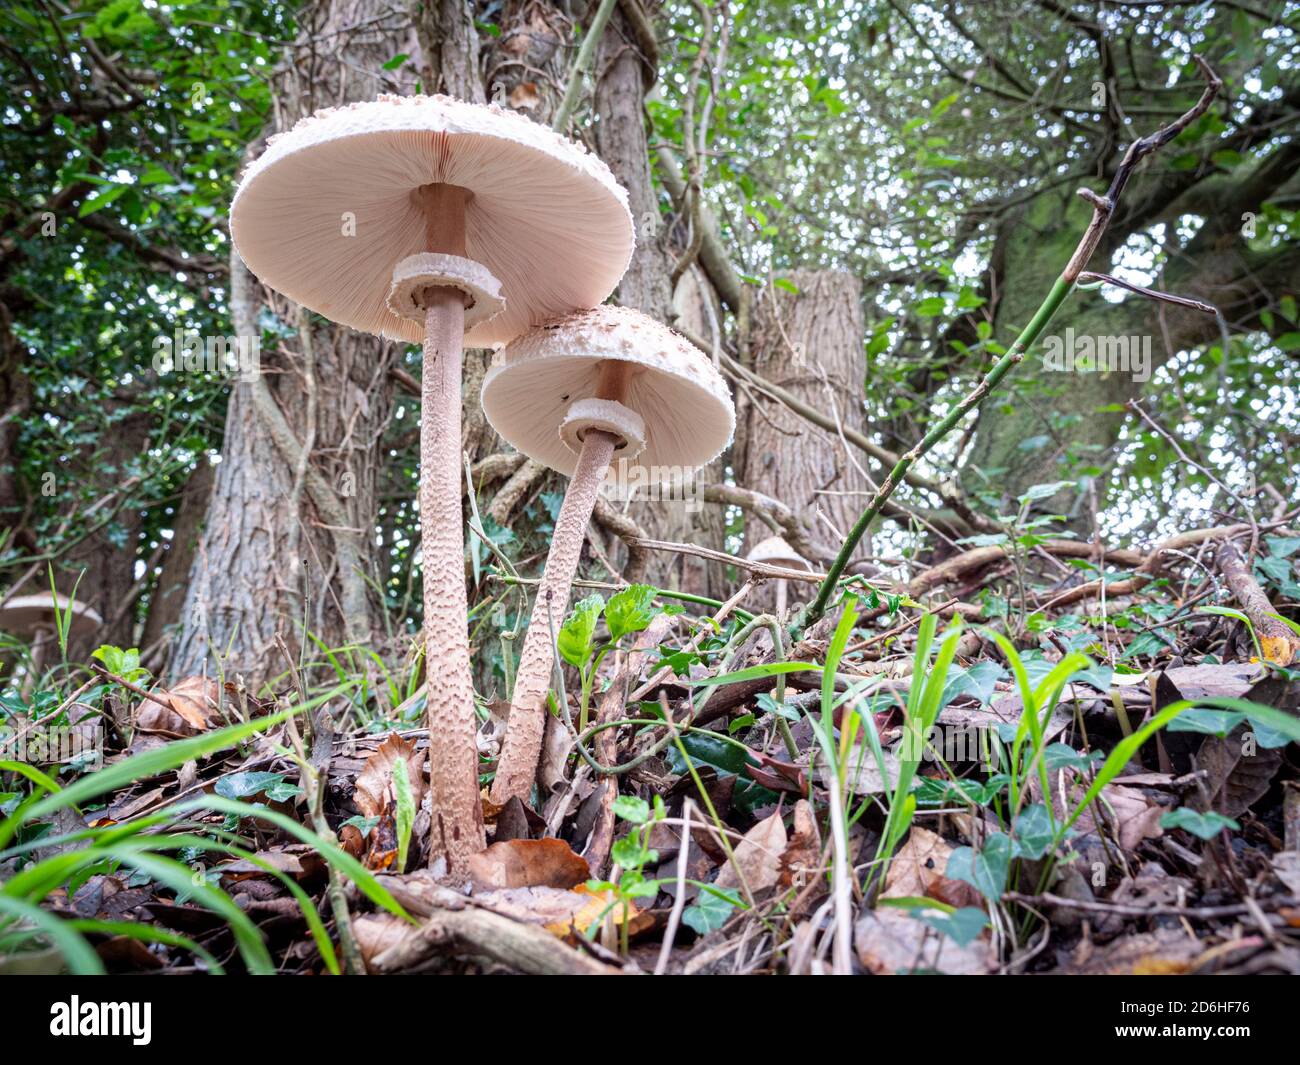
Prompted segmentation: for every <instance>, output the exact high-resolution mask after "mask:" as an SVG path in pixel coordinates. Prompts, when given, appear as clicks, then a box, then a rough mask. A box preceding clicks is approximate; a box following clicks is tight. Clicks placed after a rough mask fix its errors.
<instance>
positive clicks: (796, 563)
mask: <svg viewBox="0 0 1300 1065" xmlns="http://www.w3.org/2000/svg"><path fill="white" fill-rule="evenodd" d="M745 557H746V558H748V559H749V561H750V562H762V563H763V564H765V565H768V566H780V567H781V568H782V569H801V570H805V571H808V572H811V570H812V567H811V566H809V565H808V560H807V559H805V558H803V557H802V556H801V555H800V554H799V552H798V551H796V550H795V549H794V548H793V547H791V546H790V545H789V544H787V543H786V542H785V541H784V540H782V539H781V537H779V536H769V537H768V538H767V539H766V540H763V541H761V542H760V543H759V544H758V546H757V547H755V548H754V550H752V551H751V552H750V553H749V554H748V555H746V556H745ZM785 601H786V582H785V579H784V578H780V577H778V578H777V581H776V616H777V619H778V620H784V619H785Z"/></svg>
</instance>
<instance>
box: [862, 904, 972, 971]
mask: <svg viewBox="0 0 1300 1065" xmlns="http://www.w3.org/2000/svg"><path fill="white" fill-rule="evenodd" d="M853 946H854V949H855V950H856V951H857V955H858V961H860V962H861V963H862V964H863V965H864V966H866V968H867V969H869V970H870V971H871V972H873V973H876V974H877V975H880V976H888V975H891V974H895V973H897V974H907V973H926V972H931V973H935V972H937V973H945V974H949V975H953V976H970V975H975V974H979V973H988V972H991V971H992V969H993V960H992V958H991V956H990V954H989V948H988V944H987V943H985V942H984V941H983V940H982V939H977V940H975V941H974V942H972V943H968V944H967V945H966V946H964V947H961V946H958V945H957V944H956V943H954V942H953V941H952V940H951V939H949V938H948V937H947V936H944V935H940V934H939V933H938V932H935V931H934V930H933V929H932V928H930V926H929V925H927V924H925V923H924V922H922V921H918V920H917V919H916V918H914V917H909V916H908V915H907V914H905V913H903V912H902V911H901V910H896V909H892V908H890V907H888V906H882V907H880V909H878V910H865V911H863V913H862V915H861V916H860V917H859V918H858V920H857V923H856V924H855V925H854V926H853Z"/></svg>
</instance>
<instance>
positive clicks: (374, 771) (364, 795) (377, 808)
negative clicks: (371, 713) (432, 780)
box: [352, 732, 428, 817]
mask: <svg viewBox="0 0 1300 1065" xmlns="http://www.w3.org/2000/svg"><path fill="white" fill-rule="evenodd" d="M427 753H428V752H426V751H421V752H419V753H416V750H415V741H414V740H405V739H402V737H401V736H399V735H398V734H397V733H395V732H393V733H390V734H389V735H388V736H387V737H386V738H385V739H384V742H383V743H381V744H380V745H379V746H378V748H376V750H375V753H374V754H372V755H371V756H370V757H369V758H367V759H366V764H365V766H364V767H362V770H361V772H360V773H358V774H357V781H356V787H355V789H354V790H353V793H352V801H353V802H355V803H356V804H357V809H358V810H360V811H361V815H362V816H363V817H382V816H383V815H384V814H385V813H388V812H389V811H390V810H391V809H392V808H393V804H394V803H395V802H396V794H395V792H394V790H393V788H394V785H393V765H394V763H396V761H397V760H398V759H399V758H402V759H405V761H406V778H407V780H409V781H410V783H411V797H412V798H413V799H414V800H415V806H416V809H419V806H420V803H421V801H422V800H423V799H424V792H425V788H426V786H427V780H426V777H425V774H424V762H425V758H426V756H427Z"/></svg>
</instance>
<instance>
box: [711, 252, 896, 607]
mask: <svg viewBox="0 0 1300 1065" xmlns="http://www.w3.org/2000/svg"><path fill="white" fill-rule="evenodd" d="M788 276H789V279H790V281H791V282H792V283H793V284H794V285H795V287H796V288H797V289H798V292H797V293H791V292H787V291H783V290H781V289H772V288H769V289H768V290H767V292H765V293H764V295H763V298H762V299H761V300H760V301H759V302H758V303H757V304H756V306H755V308H754V318H753V329H752V333H751V344H750V350H751V353H752V356H753V368H754V370H755V372H756V373H758V374H759V375H760V376H762V377H764V378H766V379H767V380H769V381H772V382H773V383H774V384H778V385H780V386H781V387H782V388H785V389H787V390H788V391H790V392H792V393H794V395H795V396H797V397H798V398H799V399H801V400H803V401H804V402H806V403H807V404H809V405H810V406H813V407H816V408H818V409H819V410H823V411H826V412H827V413H831V412H832V410H833V411H834V414H835V416H837V417H838V418H839V420H840V423H841V424H842V425H843V426H845V427H846V428H851V429H856V430H857V431H858V432H861V433H867V432H868V431H869V428H868V426H867V424H866V418H865V416H864V413H863V408H862V403H861V402H860V400H858V399H857V397H860V396H861V395H862V381H863V375H864V372H865V359H864V354H863V326H862V303H861V290H860V286H859V284H858V280H857V278H856V277H854V276H853V275H851V274H848V273H844V272H842V271H838V270H796V271H793V272H791V273H790V274H789V275H788ZM737 438H738V444H737V447H736V456H735V468H736V478H737V481H738V482H739V483H740V484H742V485H744V486H745V487H746V488H749V489H752V490H754V491H758V492H761V493H763V494H764V495H768V496H772V497H773V498H775V499H778V500H780V501H781V502H782V503H785V504H786V505H787V506H788V507H790V508H791V509H792V510H793V511H794V512H795V513H796V514H799V515H801V516H802V517H803V525H804V526H805V529H806V531H807V534H808V538H809V540H810V541H812V543H813V544H815V545H827V552H828V554H833V551H832V550H830V548H831V547H832V546H836V547H837V546H838V543H839V541H840V534H841V533H842V532H843V531H844V530H846V529H848V528H849V527H850V526H851V525H852V524H853V522H854V521H855V520H856V519H857V516H858V515H859V514H860V513H861V511H862V508H863V506H865V504H866V502H867V499H868V493H869V491H870V488H869V485H868V481H867V478H866V475H865V472H864V467H863V466H862V462H863V458H862V456H861V454H860V453H859V452H857V451H856V449H851V448H850V446H849V445H847V444H846V443H845V442H844V440H843V439H842V438H841V437H840V436H839V435H838V434H836V433H833V432H829V431H827V430H825V429H821V428H819V427H817V426H815V425H813V424H812V423H810V422H808V421H806V420H805V419H803V418H801V417H799V416H798V415H796V414H794V413H793V412H791V411H790V410H789V408H787V407H786V406H785V405H784V404H781V403H778V402H775V401H773V400H768V399H765V398H764V397H763V396H762V395H760V394H758V393H757V392H755V393H753V394H752V402H749V403H747V404H746V405H745V407H744V411H743V423H742V425H741V427H740V428H739V429H738V430H737ZM772 535H773V532H772V530H771V529H770V528H768V526H766V525H764V524H763V523H762V522H761V521H759V520H758V519H757V518H755V517H753V516H747V517H746V525H745V549H746V551H749V550H751V549H752V548H753V547H754V546H755V545H756V544H757V543H759V542H760V541H762V540H764V539H766V538H767V537H769V536H772ZM860 550H862V549H860ZM809 561H810V562H812V563H814V565H817V564H820V562H821V561H822V560H820V559H810V560H809ZM806 592H807V588H806V587H805V586H803V585H799V584H791V585H790V586H789V588H788V594H789V596H790V602H791V603H795V602H801V601H802V599H801V597H802V596H803V595H804V594H805V593H806ZM749 601H750V602H755V603H758V604H759V605H761V606H763V607H765V608H771V607H773V606H774V605H775V602H776V593H775V589H774V588H772V587H771V586H769V587H765V588H762V589H760V590H759V591H758V592H756V593H755V594H754V596H752V597H751V599H750V600H749Z"/></svg>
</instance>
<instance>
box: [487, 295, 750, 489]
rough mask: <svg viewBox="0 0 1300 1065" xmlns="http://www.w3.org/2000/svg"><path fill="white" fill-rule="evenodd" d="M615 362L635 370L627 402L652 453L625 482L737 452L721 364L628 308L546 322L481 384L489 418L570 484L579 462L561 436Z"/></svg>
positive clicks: (506, 351)
mask: <svg viewBox="0 0 1300 1065" xmlns="http://www.w3.org/2000/svg"><path fill="white" fill-rule="evenodd" d="M607 359H618V360H621V361H624V362H630V363H634V364H635V365H636V369H635V370H634V371H633V372H632V374H631V375H630V377H629V380H628V384H627V392H626V395H624V396H623V398H622V399H621V400H620V401H619V402H621V403H622V404H623V406H625V407H627V408H628V409H629V410H631V411H633V412H634V413H635V414H637V415H639V416H640V417H641V419H642V420H643V421H644V423H645V446H644V447H643V448H642V449H641V450H640V451H639V453H637V454H636V455H635V456H632V457H628V458H625V459H617V458H616V460H615V461H616V462H617V463H625V464H626V465H625V466H623V467H622V470H623V472H624V473H627V474H635V476H636V477H637V478H638V479H644V480H645V481H646V483H656V484H657V483H660V482H663V481H667V480H671V479H674V478H676V477H680V476H685V475H686V474H688V473H690V472H692V471H694V470H696V469H698V468H699V467H701V466H703V465H705V464H706V463H708V462H710V461H712V460H713V459H714V458H716V457H717V456H718V455H719V454H720V453H721V452H722V449H723V448H725V447H726V446H727V445H728V444H729V443H731V434H732V431H733V430H734V429H735V425H736V411H735V407H734V406H732V402H731V392H730V390H729V389H728V388H727V383H726V382H725V381H724V380H723V379H722V375H721V374H720V373H718V371H717V369H716V368H715V367H714V365H713V363H712V362H710V361H709V359H708V357H707V356H705V355H704V353H703V352H701V351H700V350H699V349H698V348H697V347H695V345H694V344H692V343H691V342H690V341H688V340H687V339H686V338H685V337H683V336H681V335H680V334H678V333H675V332H673V330H671V329H669V328H668V327H667V326H666V325H662V324H661V323H659V322H656V321H655V320H654V319H653V318H651V317H649V316H648V315H645V314H642V313H641V312H640V311H634V310H631V309H630V308H627V307H596V308H594V309H593V310H589V311H582V312H579V313H578V314H572V315H569V316H568V317H566V318H560V319H556V320H554V321H550V322H547V323H545V324H544V325H541V326H538V327H537V328H536V329H532V330H530V331H529V332H527V333H525V334H524V335H523V336H521V337H519V338H517V339H516V340H514V341H513V342H511V343H510V344H508V345H507V346H506V347H505V348H503V349H502V350H501V351H498V352H497V354H496V356H495V358H494V359H493V362H492V366H491V367H490V368H489V369H488V372H487V374H486V376H485V377H484V379H483V412H484V413H485V414H486V415H487V419H488V421H489V422H490V423H491V424H492V427H493V428H494V429H495V430H496V431H497V432H498V433H500V434H501V436H502V437H504V438H505V439H506V440H507V441H508V442H509V443H511V444H513V445H514V446H515V447H516V448H518V449H519V450H520V451H522V452H523V453H524V454H525V455H527V456H528V457H529V458H532V459H535V460H536V461H538V462H540V463H542V464H543V465H546V466H549V467H550V468H551V469H553V470H558V471H559V472H560V473H562V474H564V475H565V476H572V475H573V471H574V469H575V468H576V467H577V464H578V455H577V452H575V451H574V450H572V448H571V447H570V446H569V445H568V444H566V443H565V441H564V439H563V438H562V437H561V433H560V429H561V426H563V425H564V424H565V421H566V418H567V416H568V414H569V410H570V408H571V407H572V406H573V405H574V404H575V403H577V402H578V401H580V400H585V399H589V398H590V397H592V396H594V395H595V393H596V384H597V381H598V379H599V375H600V373H599V366H600V363H602V362H604V361H605V360H607Z"/></svg>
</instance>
